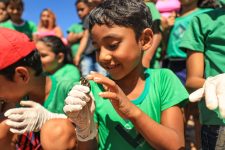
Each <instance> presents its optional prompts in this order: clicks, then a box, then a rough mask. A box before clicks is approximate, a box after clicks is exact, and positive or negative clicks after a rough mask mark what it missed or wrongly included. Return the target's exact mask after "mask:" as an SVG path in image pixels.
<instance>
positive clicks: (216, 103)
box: [189, 73, 225, 118]
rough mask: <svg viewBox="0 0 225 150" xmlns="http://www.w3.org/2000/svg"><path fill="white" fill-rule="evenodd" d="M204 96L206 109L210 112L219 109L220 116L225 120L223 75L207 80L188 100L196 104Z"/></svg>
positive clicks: (224, 75) (224, 78) (224, 82)
mask: <svg viewBox="0 0 225 150" xmlns="http://www.w3.org/2000/svg"><path fill="white" fill-rule="evenodd" d="M204 96H205V102H206V107H207V108H208V109H210V110H214V109H216V108H217V107H219V112H220V115H221V116H222V117H223V118H225V73H223V74H219V75H217V76H215V77H209V78H207V79H206V81H205V83H204V86H203V87H202V88H200V89H198V90H196V91H195V92H193V93H191V94H190V96H189V100H190V101H191V102H197V101H200V100H201V99H202V97H204Z"/></svg>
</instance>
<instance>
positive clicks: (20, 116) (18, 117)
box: [8, 114, 24, 122]
mask: <svg viewBox="0 0 225 150" xmlns="http://www.w3.org/2000/svg"><path fill="white" fill-rule="evenodd" d="M8 119H10V120H12V121H20V122H21V121H23V120H24V115H23V114H11V115H9V116H8Z"/></svg>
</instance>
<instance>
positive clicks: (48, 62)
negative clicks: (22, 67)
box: [36, 35, 80, 81]
mask: <svg viewBox="0 0 225 150" xmlns="http://www.w3.org/2000/svg"><path fill="white" fill-rule="evenodd" d="M36 47H37V49H38V51H39V53H40V55H41V61H42V66H43V70H44V72H45V73H47V74H49V75H53V76H54V77H55V78H56V80H58V81H60V80H65V79H67V80H74V81H79V80H80V71H79V69H78V68H77V67H76V66H75V65H73V64H72V60H73V59H72V56H71V53H70V49H68V47H66V46H65V45H64V44H63V42H62V40H61V39H60V38H59V37H57V36H51V35H49V36H45V37H43V38H41V39H39V40H38V41H37V42H36Z"/></svg>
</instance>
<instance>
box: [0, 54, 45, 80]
mask: <svg viewBox="0 0 225 150" xmlns="http://www.w3.org/2000/svg"><path fill="white" fill-rule="evenodd" d="M19 66H23V67H29V68H31V69H33V70H35V71H36V73H35V75H36V76H39V75H40V74H41V73H42V64H41V58H40V55H39V53H38V51H37V50H34V51H33V52H31V53H30V54H28V55H27V56H26V57H24V58H22V59H20V60H18V61H17V62H15V63H14V64H12V65H10V66H8V67H6V68H4V69H2V70H0V74H1V75H3V76H5V77H6V78H7V79H9V80H11V81H13V76H14V74H15V69H16V68H17V67H19Z"/></svg>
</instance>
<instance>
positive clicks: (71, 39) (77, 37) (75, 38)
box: [67, 32, 83, 44]
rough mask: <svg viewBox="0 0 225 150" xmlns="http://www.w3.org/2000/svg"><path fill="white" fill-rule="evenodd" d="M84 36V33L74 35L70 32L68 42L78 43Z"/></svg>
mask: <svg viewBox="0 0 225 150" xmlns="http://www.w3.org/2000/svg"><path fill="white" fill-rule="evenodd" d="M82 36H83V32H80V33H74V32H70V33H69V34H68V36H67V40H68V42H69V43H70V44H74V43H77V42H78V41H79V40H80V39H81V38H82Z"/></svg>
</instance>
